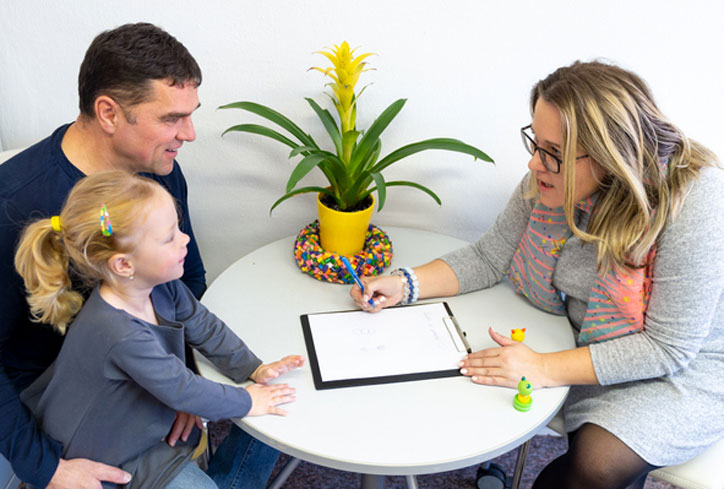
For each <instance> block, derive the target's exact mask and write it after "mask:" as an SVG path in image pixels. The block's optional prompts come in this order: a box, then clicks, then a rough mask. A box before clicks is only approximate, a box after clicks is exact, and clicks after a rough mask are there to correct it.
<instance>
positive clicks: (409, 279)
mask: <svg viewBox="0 0 724 489" xmlns="http://www.w3.org/2000/svg"><path fill="white" fill-rule="evenodd" d="M392 275H397V276H398V277H400V278H401V279H402V282H403V283H402V286H403V292H402V299H401V300H400V304H402V305H407V304H412V303H414V302H417V298H418V297H419V296H420V283H419V282H418V280H417V275H415V272H414V271H413V270H412V268H410V267H403V268H398V269H397V270H395V271H394V272H392Z"/></svg>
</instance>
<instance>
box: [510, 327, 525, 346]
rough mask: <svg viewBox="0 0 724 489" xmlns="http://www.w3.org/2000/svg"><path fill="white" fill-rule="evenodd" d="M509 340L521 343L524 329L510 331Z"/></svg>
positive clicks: (523, 337)
mask: <svg viewBox="0 0 724 489" xmlns="http://www.w3.org/2000/svg"><path fill="white" fill-rule="evenodd" d="M510 339H511V340H513V341H517V342H519V343H522V342H523V340H524V339H525V328H516V329H511V330H510Z"/></svg>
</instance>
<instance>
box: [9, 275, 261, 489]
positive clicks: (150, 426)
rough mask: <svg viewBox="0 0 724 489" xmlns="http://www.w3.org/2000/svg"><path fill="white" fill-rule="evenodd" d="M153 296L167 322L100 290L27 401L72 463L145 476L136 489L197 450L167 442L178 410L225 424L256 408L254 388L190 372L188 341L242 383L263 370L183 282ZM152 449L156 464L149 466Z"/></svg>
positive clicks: (161, 288)
mask: <svg viewBox="0 0 724 489" xmlns="http://www.w3.org/2000/svg"><path fill="white" fill-rule="evenodd" d="M151 298H152V300H153V305H154V308H155V310H156V315H157V317H158V321H159V325H153V324H150V323H147V322H145V321H142V320H140V319H138V318H136V317H133V316H131V315H129V314H128V313H126V312H125V311H121V310H119V309H115V308H113V307H112V306H110V305H109V304H108V303H107V302H105V301H104V300H103V299H102V297H101V295H100V293H99V291H98V289H97V288H96V289H95V290H94V291H93V293H92V294H91V296H90V297H89V299H88V301H87V302H86V303H85V305H84V306H83V309H82V310H81V312H80V313H79V314H78V316H77V317H76V319H75V320H74V321H73V323H72V325H71V326H70V328H69V331H68V334H67V336H66V339H65V342H64V343H63V348H62V349H61V352H60V354H59V355H58V358H57V359H56V361H55V363H54V364H53V365H52V366H51V367H50V369H48V371H47V372H46V373H45V374H43V375H42V376H41V377H40V378H39V379H38V380H37V381H36V382H35V383H34V384H33V385H31V386H30V387H29V388H28V389H27V390H26V391H24V392H23V396H22V397H23V401H24V402H25V403H26V404H28V405H29V406H30V408H31V409H32V410H33V412H34V414H35V416H36V417H37V418H38V420H39V422H40V424H41V426H42V428H43V430H44V431H45V432H46V433H48V434H49V435H50V436H52V437H53V438H55V439H56V440H58V441H60V442H62V443H63V445H64V450H63V457H64V458H75V457H83V458H90V459H93V460H96V461H98V462H103V463H106V464H109V465H114V466H119V467H122V468H124V469H126V470H128V471H129V472H131V473H132V474H133V475H135V476H137V477H136V479H135V480H134V482H135V483H136V484H137V483H138V482H140V480H138V476H139V475H140V474H135V472H136V471H137V470H144V467H148V466H149V465H150V466H152V467H151V468H152V470H153V471H154V472H156V474H154V475H153V476H154V477H159V476H163V474H164V471H167V472H168V471H171V472H172V473H166V476H167V477H170V476H172V475H174V474H173V473H175V472H177V471H178V470H179V469H180V468H181V465H179V464H180V463H181V462H183V460H181V459H187V458H188V457H186V455H188V452H189V451H190V450H188V449H185V450H184V448H179V449H178V450H175V451H174V450H171V449H169V448H168V447H167V446H166V447H164V446H163V445H165V443H164V442H161V440H162V439H163V438H164V437H165V436H166V435H167V434H168V432H169V430H170V428H171V425H172V423H173V421H174V417H175V415H176V411H185V412H188V413H191V414H196V415H199V416H201V417H204V418H208V419H211V420H219V419H223V418H232V417H242V416H244V415H246V414H247V413H248V411H249V409H250V408H251V397H250V396H249V393H248V392H247V391H246V390H245V389H243V388H237V387H233V386H228V385H223V384H218V383H216V382H212V381H209V380H206V379H204V378H203V377H201V376H199V375H195V374H194V373H193V372H191V371H190V370H188V368H186V365H185V363H184V338H185V339H186V341H187V342H188V343H189V344H190V345H192V346H193V347H195V348H197V349H198V350H199V351H201V353H203V354H204V355H205V356H206V357H207V358H209V360H211V361H212V362H213V363H214V364H215V365H216V366H217V367H218V368H219V369H220V370H221V371H222V372H224V373H225V374H226V375H228V376H229V377H231V378H232V379H234V380H235V381H237V382H240V381H243V380H246V379H247V378H248V377H249V375H250V374H251V373H252V372H253V371H254V370H255V369H256V368H257V367H258V366H259V365H260V364H261V360H259V359H258V358H257V357H256V356H255V355H254V354H253V353H252V352H251V351H250V350H249V349H248V348H247V347H246V345H244V343H243V342H242V341H241V340H240V339H239V338H238V337H237V336H236V335H235V334H234V333H233V332H232V331H231V330H230V329H229V328H228V327H227V326H226V325H225V324H224V323H223V322H222V321H221V320H220V319H218V318H217V317H216V316H214V315H213V314H211V313H210V312H209V311H208V310H207V309H206V308H205V307H204V306H203V305H201V304H200V303H199V302H198V301H197V300H196V299H195V298H194V296H193V295H192V294H191V292H190V291H189V289H188V288H187V287H186V286H185V285H184V284H183V283H182V282H180V281H173V282H169V283H166V284H163V285H159V286H157V287H155V288H154V289H153V291H152V294H151ZM195 431H197V430H195ZM196 435H198V432H197V433H196ZM195 441H198V436H196V440H195ZM191 448H192V447H191ZM159 450H160V451H159ZM174 452H178V453H174ZM149 453H153V456H152V457H153V458H152V459H153V464H150V463H149V462H148V461H146V462H144V461H143V460H142V459H143V458H144V457H146V455H147V454H149ZM179 454H181V455H179ZM179 456H180V457H181V459H179ZM159 464H160V466H159ZM154 465H155V467H153V466H154ZM143 476H144V477H149V476H150V475H149V474H143ZM164 480H168V479H167V478H164ZM151 485H155V484H151ZM134 487H135V485H134Z"/></svg>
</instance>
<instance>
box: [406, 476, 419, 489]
mask: <svg viewBox="0 0 724 489" xmlns="http://www.w3.org/2000/svg"><path fill="white" fill-rule="evenodd" d="M406 478H407V489H418V485H417V479H415V476H414V475H408V476H407V477H406Z"/></svg>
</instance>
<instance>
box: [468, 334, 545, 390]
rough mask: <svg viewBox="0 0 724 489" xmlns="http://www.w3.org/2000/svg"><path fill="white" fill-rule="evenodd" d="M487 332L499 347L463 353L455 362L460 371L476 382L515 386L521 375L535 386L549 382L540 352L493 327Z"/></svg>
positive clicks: (538, 386)
mask: <svg viewBox="0 0 724 489" xmlns="http://www.w3.org/2000/svg"><path fill="white" fill-rule="evenodd" d="M488 333H489V334H490V337H491V338H492V339H493V341H495V342H496V343H497V344H498V345H500V346H499V347H494V348H486V349H485V350H480V351H476V352H473V353H470V354H468V355H465V357H463V359H462V361H460V363H459V364H458V366H459V367H460V373H462V374H463V375H465V376H467V377H471V378H472V381H473V382H475V383H476V384H485V385H500V386H505V387H516V386H517V385H518V382H519V381H520V378H521V377H522V376H525V378H526V379H528V380H529V381H530V383H531V384H533V386H534V387H535V388H536V389H538V388H541V387H547V386H549V385H550V383H549V382H548V381H547V380H546V379H547V376H546V374H545V364H544V359H543V355H542V354H540V353H537V352H535V351H533V350H531V349H530V348H529V347H527V346H526V345H524V344H523V343H519V342H517V341H513V340H511V339H510V338H508V337H506V336H503V335H501V334H500V333H498V332H496V331H495V330H493V328H489V329H488Z"/></svg>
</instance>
